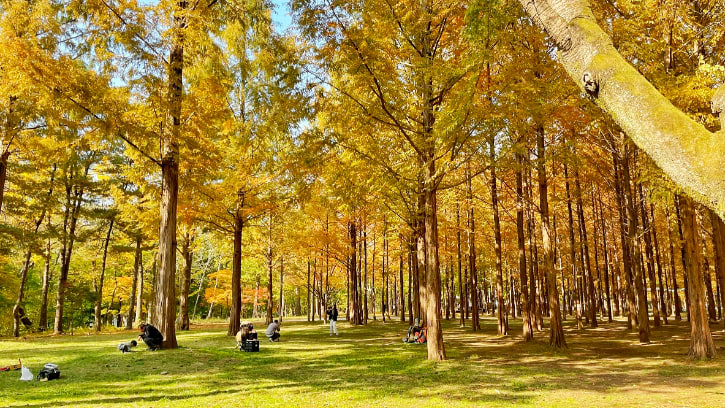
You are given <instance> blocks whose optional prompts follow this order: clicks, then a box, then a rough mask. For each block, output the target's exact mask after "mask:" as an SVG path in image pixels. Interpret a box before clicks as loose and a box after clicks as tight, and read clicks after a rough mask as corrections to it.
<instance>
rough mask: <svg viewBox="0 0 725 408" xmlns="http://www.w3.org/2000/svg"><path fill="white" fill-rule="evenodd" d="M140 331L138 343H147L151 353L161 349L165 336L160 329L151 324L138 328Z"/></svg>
mask: <svg viewBox="0 0 725 408" xmlns="http://www.w3.org/2000/svg"><path fill="white" fill-rule="evenodd" d="M138 329H139V330H141V334H139V336H138V341H143V342H144V343H146V345H147V346H148V348H149V350H151V351H156V350H158V349H160V348H161V343H162V342H163V341H164V336H163V335H162V334H161V332H160V331H159V329H157V328H155V327H154V326H152V325H150V324H142V325H140V326H138Z"/></svg>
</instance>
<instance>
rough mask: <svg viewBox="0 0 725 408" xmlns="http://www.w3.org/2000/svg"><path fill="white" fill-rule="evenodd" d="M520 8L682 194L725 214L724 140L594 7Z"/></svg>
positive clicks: (550, 0)
mask: <svg viewBox="0 0 725 408" xmlns="http://www.w3.org/2000/svg"><path fill="white" fill-rule="evenodd" d="M519 1H520V3H521V4H522V5H523V7H524V9H525V10H526V11H527V12H528V14H529V15H530V16H532V18H533V20H534V21H535V22H536V23H537V24H538V25H539V26H541V27H542V28H544V29H545V30H546V32H547V33H548V34H549V36H550V37H551V38H552V39H553V41H554V42H555V43H556V45H557V48H558V49H559V51H560V53H559V54H560V55H559V59H560V61H561V62H562V65H563V66H564V68H565V69H566V70H567V72H568V73H569V75H570V76H571V78H572V79H573V80H574V81H575V82H576V83H577V84H578V85H579V86H580V87H581V88H583V89H584V90H585V91H586V92H587V93H588V94H589V95H590V96H591V97H593V98H594V99H595V100H596V102H597V103H598V104H599V105H600V106H601V107H602V108H603V109H604V110H605V111H607V112H608V113H610V114H611V115H612V117H613V118H615V121H616V122H617V124H618V125H620V126H621V127H622V129H623V131H624V132H625V133H626V134H628V135H629V136H630V137H631V138H632V140H634V141H635V143H637V145H638V146H639V147H640V148H642V150H644V151H645V152H646V153H647V154H648V155H649V156H650V157H651V158H652V159H653V160H654V161H655V163H656V164H657V165H658V166H659V167H660V168H661V169H662V170H663V171H664V173H665V174H667V175H668V176H669V177H670V178H671V179H672V180H673V181H674V182H675V183H677V185H678V186H681V187H683V188H684V189H685V190H686V191H689V192H692V193H693V194H694V196H695V197H696V199H697V200H698V201H699V202H701V203H702V204H704V205H707V206H710V207H711V208H713V209H715V211H716V212H718V213H719V215H723V214H725V181H724V180H725V154H720V153H722V152H725V140H724V139H723V137H722V134H721V133H713V132H710V131H708V130H707V129H705V127H704V126H703V125H702V124H700V123H698V122H697V121H696V120H694V119H693V118H690V117H689V116H688V115H687V114H685V113H684V112H683V111H681V110H679V109H677V108H676V107H674V106H673V105H672V103H671V102H670V101H669V100H667V99H666V98H665V97H664V96H662V94H661V93H659V92H658V91H657V89H655V87H654V86H652V84H650V83H649V82H648V81H647V79H645V77H644V76H643V75H642V74H641V73H639V72H638V71H637V70H636V69H635V68H634V67H633V66H632V65H630V64H629V63H628V62H627V61H626V60H625V59H624V58H623V57H622V56H621V55H620V54H619V52H618V51H617V50H616V49H615V48H614V46H613V45H612V41H611V39H610V38H609V36H608V35H607V34H606V33H605V32H604V31H603V30H602V29H601V28H600V27H599V25H598V23H597V21H596V18H595V17H594V14H593V13H592V10H591V7H590V4H589V1H587V0H533V1H531V0H519ZM633 107H636V109H633ZM718 108H720V107H718ZM713 152H718V153H717V154H713Z"/></svg>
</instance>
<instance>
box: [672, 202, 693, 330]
mask: <svg viewBox="0 0 725 408" xmlns="http://www.w3.org/2000/svg"><path fill="white" fill-rule="evenodd" d="M675 214H676V215H677V232H678V235H679V237H680V243H679V247H680V259H681V260H682V278H683V280H684V282H683V285H684V287H685V305H687V321H688V322H689V321H690V285H688V284H687V276H688V274H689V269H688V263H687V261H686V260H685V251H686V249H685V237H684V235H683V233H682V216H681V214H680V196H679V195H675Z"/></svg>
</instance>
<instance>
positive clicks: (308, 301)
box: [307, 258, 315, 322]
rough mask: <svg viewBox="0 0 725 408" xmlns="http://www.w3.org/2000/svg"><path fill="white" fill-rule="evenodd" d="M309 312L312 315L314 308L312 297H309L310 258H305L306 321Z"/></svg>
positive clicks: (308, 318)
mask: <svg viewBox="0 0 725 408" xmlns="http://www.w3.org/2000/svg"><path fill="white" fill-rule="evenodd" d="M310 312H312V316H313V317H314V315H315V314H314V313H315V312H314V310H312V299H311V297H310V259H309V258H307V321H308V322H309V321H310Z"/></svg>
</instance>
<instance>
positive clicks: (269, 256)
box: [264, 211, 329, 325]
mask: <svg viewBox="0 0 725 408" xmlns="http://www.w3.org/2000/svg"><path fill="white" fill-rule="evenodd" d="M328 257H329V249H328ZM273 261H274V258H273V253H272V212H271V211H270V212H269V238H268V241H267V318H266V320H265V322H264V323H265V324H267V325H268V324H270V323H272V313H273V310H274V292H273V291H274V289H273V288H272V272H273V271H272V268H273ZM328 263H329V260H328Z"/></svg>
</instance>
